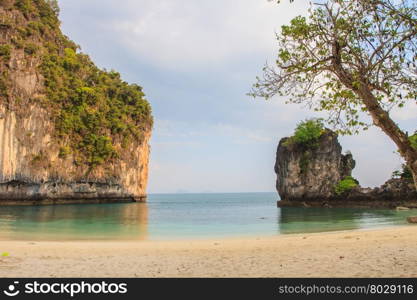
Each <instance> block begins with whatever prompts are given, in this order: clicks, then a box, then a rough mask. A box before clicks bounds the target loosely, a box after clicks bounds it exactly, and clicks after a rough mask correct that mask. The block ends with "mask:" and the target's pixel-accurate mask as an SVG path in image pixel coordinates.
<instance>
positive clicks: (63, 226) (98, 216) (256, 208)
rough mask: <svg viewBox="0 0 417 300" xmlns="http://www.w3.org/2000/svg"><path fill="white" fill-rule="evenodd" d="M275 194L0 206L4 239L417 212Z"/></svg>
mask: <svg viewBox="0 0 417 300" xmlns="http://www.w3.org/2000/svg"><path fill="white" fill-rule="evenodd" d="M276 198H277V195H276V193H230V194H159V195H157V194H154V195H149V198H148V201H149V202H148V203H124V204H123V203H120V204H84V205H59V206H27V207H12V206H10V207H5V206H0V239H4V238H7V239H17V240H116V239H119V240H120V239H125V240H138V239H139V240H143V239H156V240H160V239H188V238H190V239H205V238H220V237H242V236H265V235H276V234H283V233H284V234H285V233H302V232H321V231H332V230H349V229H359V228H378V227H384V226H393V225H403V224H406V217H407V216H410V215H415V214H416V212H415V211H413V210H410V211H395V210H388V209H383V210H374V209H341V208H281V209H280V208H278V207H277V206H276V200H277V199H276Z"/></svg>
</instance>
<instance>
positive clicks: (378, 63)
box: [250, 0, 417, 185]
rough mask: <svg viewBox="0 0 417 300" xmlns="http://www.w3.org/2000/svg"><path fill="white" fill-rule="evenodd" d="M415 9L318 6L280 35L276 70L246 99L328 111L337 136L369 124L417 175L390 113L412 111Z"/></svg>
mask: <svg viewBox="0 0 417 300" xmlns="http://www.w3.org/2000/svg"><path fill="white" fill-rule="evenodd" d="M416 36H417V8H416V1H409V0H323V1H318V2H316V3H313V4H312V5H311V7H310V9H309V13H308V16H307V17H302V16H299V17H296V18H294V19H293V20H291V22H290V24H289V25H285V26H282V28H281V32H280V33H278V34H277V41H278V56H277V59H276V62H275V66H265V68H264V74H263V77H261V78H258V80H257V83H256V84H255V85H254V87H253V89H252V91H251V93H250V95H252V96H254V97H256V96H260V97H264V98H266V99H269V98H271V97H272V96H275V95H280V96H286V97H287V99H288V102H291V103H303V104H307V105H308V106H309V107H311V108H312V109H314V110H316V111H327V112H328V113H329V114H328V115H329V118H328V120H327V121H328V122H329V123H330V124H332V125H333V126H334V127H335V128H337V129H338V131H339V132H341V133H344V134H352V133H357V132H359V130H360V129H367V128H368V127H369V126H370V125H371V122H368V121H366V120H364V119H363V118H362V115H363V114H362V113H364V114H368V115H370V116H371V118H372V122H373V124H375V125H377V126H379V127H380V128H381V129H382V130H383V131H384V132H385V133H386V134H387V135H388V136H389V137H390V138H391V139H392V140H393V142H394V143H395V144H396V145H397V147H398V148H399V152H400V154H401V155H402V156H403V158H404V159H405V160H406V162H407V164H408V165H409V166H410V168H411V170H412V172H413V173H414V179H415V183H416V185H417V151H416V150H415V149H414V148H413V147H412V146H411V142H410V141H409V139H408V137H407V135H406V133H404V132H403V131H402V130H401V129H400V128H399V127H398V126H397V124H396V123H395V122H394V121H393V120H392V119H391V117H390V115H389V111H390V109H392V108H393V107H403V106H404V105H405V104H406V103H410V104H416V105H417V39H416Z"/></svg>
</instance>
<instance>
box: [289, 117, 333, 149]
mask: <svg viewBox="0 0 417 300" xmlns="http://www.w3.org/2000/svg"><path fill="white" fill-rule="evenodd" d="M324 130H325V129H324V125H323V120H322V119H314V118H313V119H307V120H305V121H302V122H300V123H298V124H297V127H296V128H295V131H294V135H293V136H291V137H290V138H289V139H288V140H287V142H286V145H287V146H288V145H291V144H297V145H300V146H303V147H304V148H315V147H317V145H318V140H319V138H320V137H321V135H322V134H323V133H324Z"/></svg>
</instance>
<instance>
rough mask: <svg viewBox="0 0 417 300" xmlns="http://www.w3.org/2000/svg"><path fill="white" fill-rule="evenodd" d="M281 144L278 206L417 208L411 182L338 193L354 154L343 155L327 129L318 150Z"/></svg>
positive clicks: (277, 170)
mask: <svg viewBox="0 0 417 300" xmlns="http://www.w3.org/2000/svg"><path fill="white" fill-rule="evenodd" d="M288 141H289V138H283V139H281V140H280V142H279V145H278V149H277V154H276V163H275V173H276V174H277V180H276V188H277V191H278V194H279V195H280V198H281V200H280V201H279V202H278V205H279V206H305V207H308V206H322V207H333V206H338V207H390V208H395V207H398V206H405V207H410V208H413V207H415V208H417V192H416V190H415V188H414V184H413V181H412V180H411V179H410V180H408V179H400V178H397V179H389V180H388V181H387V182H386V183H384V184H383V185H382V186H380V187H376V188H363V187H361V186H360V185H359V184H357V185H356V186H354V187H352V188H350V189H348V190H345V191H343V192H342V193H337V192H336V186H337V185H338V184H339V183H340V182H341V181H342V180H343V179H345V178H349V177H350V176H351V174H352V170H353V169H354V167H355V165H356V163H355V160H354V159H353V156H352V154H351V153H346V154H342V147H341V145H340V144H339V142H338V136H337V134H336V133H335V132H333V131H331V130H329V129H326V130H324V133H323V134H322V135H321V136H320V138H319V139H318V142H317V144H316V146H315V147H306V146H304V145H300V144H297V143H291V142H288Z"/></svg>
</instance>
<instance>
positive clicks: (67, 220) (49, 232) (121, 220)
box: [0, 203, 148, 240]
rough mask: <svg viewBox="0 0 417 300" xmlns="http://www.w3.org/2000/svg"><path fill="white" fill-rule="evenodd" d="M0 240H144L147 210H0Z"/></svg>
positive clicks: (133, 206)
mask: <svg viewBox="0 0 417 300" xmlns="http://www.w3.org/2000/svg"><path fill="white" fill-rule="evenodd" d="M0 229H1V230H0V237H7V238H13V239H28V238H30V239H41V240H44V239H53V240H57V239H58V240H59V239H86V238H87V239H91V238H93V239H108V238H112V239H117V238H118V237H119V236H121V237H125V236H129V237H130V238H132V239H139V240H143V239H146V238H147V236H148V206H147V204H146V203H132V204H99V205H97V204H85V205H57V206H54V205H51V206H23V207H20V206H15V207H14V206H6V207H0Z"/></svg>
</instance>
